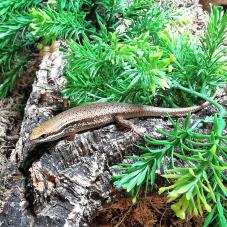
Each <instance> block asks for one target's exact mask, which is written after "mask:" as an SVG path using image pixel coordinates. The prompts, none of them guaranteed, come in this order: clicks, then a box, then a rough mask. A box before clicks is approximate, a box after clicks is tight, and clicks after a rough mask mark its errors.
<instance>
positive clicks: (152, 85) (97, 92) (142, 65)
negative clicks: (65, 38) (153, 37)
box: [64, 33, 175, 105]
mask: <svg viewBox="0 0 227 227" xmlns="http://www.w3.org/2000/svg"><path fill="white" fill-rule="evenodd" d="M92 38H93V40H94V41H93V42H90V41H89V40H88V38H86V37H84V39H83V43H82V44H78V43H76V42H70V43H69V47H70V52H69V54H68V55H67V56H66V59H67V62H68V65H67V70H66V76H67V78H68V86H67V87H68V88H67V89H66V90H65V91H64V95H65V98H69V99H70V100H72V101H73V102H75V104H77V105H78V104H80V103H82V102H83V103H88V102H94V101H104V100H105V101H106V100H108V101H116V100H117V101H125V102H134V103H135V102H141V100H143V101H142V102H151V101H150V100H151V97H152V95H154V94H155V91H156V88H162V89H164V88H169V86H168V78H167V77H166V73H167V72H168V70H169V69H170V66H171V62H173V61H174V60H175V58H174V56H169V57H166V58H165V57H163V53H162V51H161V50H160V49H159V47H158V46H154V45H153V44H152V43H151V42H150V40H149V38H150V36H149V33H146V34H142V35H140V36H138V37H135V38H132V39H127V40H124V41H121V37H120V36H119V35H117V34H116V33H108V34H107V36H106V40H105V42H104V41H103V39H102V38H100V37H97V36H96V37H94V36H93V37H92Z"/></svg>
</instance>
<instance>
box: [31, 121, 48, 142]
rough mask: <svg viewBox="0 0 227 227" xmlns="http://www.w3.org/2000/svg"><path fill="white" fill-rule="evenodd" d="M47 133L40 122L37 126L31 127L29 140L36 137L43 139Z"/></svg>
mask: <svg viewBox="0 0 227 227" xmlns="http://www.w3.org/2000/svg"><path fill="white" fill-rule="evenodd" d="M46 135H47V132H46V131H45V128H44V127H43V125H42V124H41V125H40V126H38V127H35V128H33V129H32V132H31V135H30V140H36V139H41V138H42V139H44V138H45V137H46Z"/></svg>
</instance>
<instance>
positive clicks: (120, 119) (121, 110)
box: [30, 102, 209, 143]
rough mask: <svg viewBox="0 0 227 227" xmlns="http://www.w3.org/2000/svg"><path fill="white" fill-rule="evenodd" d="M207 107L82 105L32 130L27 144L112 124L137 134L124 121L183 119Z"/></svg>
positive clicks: (116, 104) (203, 105)
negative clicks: (151, 118) (166, 118)
mask: <svg viewBox="0 0 227 227" xmlns="http://www.w3.org/2000/svg"><path fill="white" fill-rule="evenodd" d="M208 105H209V103H208V102H205V103H203V104H202V105H200V106H192V107H186V108H160V107H153V106H147V105H135V104H126V103H97V104H89V105H82V106H78V107H74V108H72V109H69V110H66V111H64V112H62V113H60V114H58V115H56V116H55V117H53V118H51V119H49V120H48V121H46V122H43V123H41V124H40V125H39V126H38V127H35V128H34V129H33V130H32V132H31V135H30V140H31V141H34V142H36V143H42V142H49V141H54V140H57V139H59V138H63V137H67V136H70V135H75V134H76V133H78V132H82V131H85V130H89V129H93V128H97V127H102V126H105V125H108V124H110V123H113V122H116V123H118V124H120V125H122V126H124V127H127V128H130V129H132V130H133V131H135V132H138V131H139V130H137V128H136V126H135V125H133V124H132V123H131V122H130V121H128V120H126V119H130V118H135V117H154V116H164V115H165V114H166V113H168V114H169V115H170V116H185V115H187V113H189V112H197V111H199V110H201V109H202V108H204V107H206V106H208Z"/></svg>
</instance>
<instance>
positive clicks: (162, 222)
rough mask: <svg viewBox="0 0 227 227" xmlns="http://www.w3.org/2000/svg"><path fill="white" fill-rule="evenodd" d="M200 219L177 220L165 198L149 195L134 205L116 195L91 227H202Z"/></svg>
mask: <svg viewBox="0 0 227 227" xmlns="http://www.w3.org/2000/svg"><path fill="white" fill-rule="evenodd" d="M202 221H203V219H202V218H195V217H189V216H188V217H187V218H186V219H185V220H181V219H179V218H177V217H176V216H175V215H174V213H173V211H172V210H171V208H170V205H169V204H168V203H167V202H166V197H165V196H163V195H158V194H157V193H154V194H151V195H149V196H147V197H141V198H139V199H138V202H137V203H136V204H132V199H131V198H126V197H124V196H123V195H122V194H118V195H117V198H116V199H115V200H114V201H113V202H112V203H110V204H107V205H106V206H105V207H104V208H103V209H102V210H100V211H99V212H98V213H97V214H96V216H95V217H94V218H93V220H92V222H91V224H90V226H92V227H112V226H114V227H129V226H130V227H142V226H144V227H150V226H157V227H162V226H163V227H164V226H165V227H166V226H173V227H183V226H184V227H192V226H202Z"/></svg>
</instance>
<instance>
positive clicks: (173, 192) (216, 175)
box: [113, 115, 227, 223]
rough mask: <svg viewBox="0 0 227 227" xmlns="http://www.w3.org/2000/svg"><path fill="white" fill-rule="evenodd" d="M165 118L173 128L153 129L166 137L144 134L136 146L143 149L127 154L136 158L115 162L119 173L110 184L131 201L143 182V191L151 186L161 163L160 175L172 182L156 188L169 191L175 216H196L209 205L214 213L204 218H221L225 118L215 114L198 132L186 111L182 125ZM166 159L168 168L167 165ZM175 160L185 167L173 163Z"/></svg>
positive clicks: (222, 208)
mask: <svg viewBox="0 0 227 227" xmlns="http://www.w3.org/2000/svg"><path fill="white" fill-rule="evenodd" d="M169 119H170V121H171V123H172V126H173V129H172V130H171V131H170V132H169V131H168V132H167V131H162V130H158V131H157V132H158V133H160V134H161V135H163V136H165V137H166V139H164V140H157V139H154V138H151V137H146V138H145V141H146V142H147V145H146V147H140V148H141V149H142V150H143V151H145V153H144V154H142V155H141V156H129V157H127V158H129V159H134V160H136V162H133V163H130V164H120V165H119V166H120V168H119V169H118V170H120V171H121V173H120V174H119V175H117V176H115V177H113V179H114V181H115V182H114V185H115V186H116V187H118V188H123V189H126V190H127V192H130V193H131V194H132V196H133V201H135V200H136V197H137V196H138V194H139V192H140V190H141V188H142V185H143V184H144V185H145V188H146V190H145V192H147V191H148V189H149V186H150V188H151V189H152V187H153V185H154V179H155V173H156V172H157V170H158V171H161V168H160V166H162V167H163V166H164V168H163V169H164V171H165V174H164V175H162V176H163V177H165V178H166V179H170V180H171V181H170V183H172V184H171V185H170V186H167V187H162V188H160V190H159V192H160V193H163V192H164V191H167V190H168V191H169V193H168V201H169V202H172V201H175V203H174V204H173V205H172V206H171V208H172V209H173V210H174V212H175V213H176V215H177V216H178V217H179V218H182V219H184V218H185V214H186V213H190V214H193V215H195V216H197V215H202V214H203V212H204V210H205V211H206V212H208V213H211V211H212V209H219V211H218V212H217V213H215V214H213V213H211V214H212V217H211V216H208V219H207V221H206V222H207V223H208V222H209V223H211V222H212V221H213V220H214V219H215V218H216V219H217V218H218V219H219V221H220V220H222V218H223V215H225V214H224V213H225V212H224V207H223V205H222V204H223V203H224V201H223V198H224V197H225V196H226V193H227V189H226V187H225V185H224V183H223V182H224V181H225V180H226V177H225V176H224V171H226V170H227V163H226V162H225V161H224V159H226V157H227V156H226V151H227V147H226V145H227V144H226V141H227V136H226V135H223V130H224V129H225V128H226V122H225V120H224V119H223V118H222V117H217V116H215V117H214V120H213V128H212V129H211V131H210V132H208V133H207V134H201V133H199V132H198V131H196V130H195V129H196V128H195V127H193V126H190V122H191V119H190V115H188V117H187V118H186V119H185V121H184V123H183V126H181V124H180V122H179V120H178V121H176V122H174V121H173V120H172V119H171V118H169ZM167 160H168V162H170V166H171V168H172V169H168V168H167V166H166V161H167ZM179 162H183V163H184V166H187V167H176V166H177V163H179ZM217 201H218V202H217ZM217 206H218V208H217ZM214 215H216V217H214Z"/></svg>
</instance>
